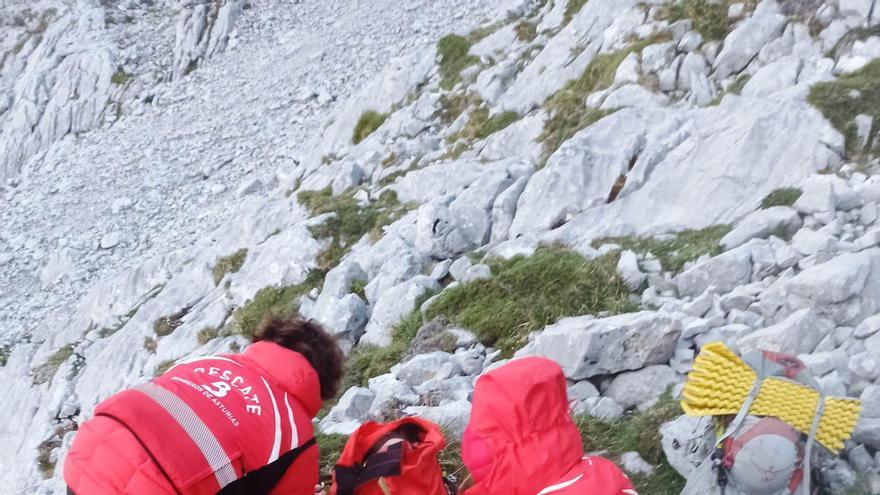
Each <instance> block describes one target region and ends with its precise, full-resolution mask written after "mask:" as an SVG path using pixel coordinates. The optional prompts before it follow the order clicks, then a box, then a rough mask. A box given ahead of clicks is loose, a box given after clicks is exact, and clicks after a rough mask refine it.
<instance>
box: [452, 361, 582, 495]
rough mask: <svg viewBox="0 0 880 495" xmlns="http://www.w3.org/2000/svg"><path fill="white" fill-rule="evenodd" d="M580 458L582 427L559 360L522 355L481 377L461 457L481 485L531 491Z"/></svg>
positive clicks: (502, 490)
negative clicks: (577, 422)
mask: <svg viewBox="0 0 880 495" xmlns="http://www.w3.org/2000/svg"><path fill="white" fill-rule="evenodd" d="M581 457H583V444H582V442H581V436H580V431H579V430H578V428H577V426H576V425H575V424H574V422H573V421H572V419H571V415H570V414H569V407H568V397H567V393H566V381H565V376H564V375H563V373H562V369H561V368H560V367H559V365H558V364H556V363H555V362H553V361H550V360H548V359H543V358H523V359H517V360H514V361H511V362H509V363H507V364H505V365H504V366H501V367H499V368H497V369H495V370H492V371H490V372H489V373H486V374H485V375H483V376H481V377H480V378H479V379H478V380H477V383H476V385H475V386H474V394H473V408H472V410H471V419H470V423H469V424H468V426H467V429H466V430H465V434H464V437H463V439H462V460H463V461H464V463H465V465H466V466H467V468H468V470H470V472H471V475H472V476H473V478H474V481H475V482H476V483H477V485H478V486H479V487H480V488H481V489H482V490H485V491H486V492H487V493H505V494H512V495H517V494H530V495H532V494H534V493H537V492H538V491H540V489H541V488H543V487H544V486H547V485H548V484H550V483H552V482H554V481H556V480H558V479H559V477H560V476H563V475H564V474H565V473H566V472H568V471H569V470H570V469H571V468H572V467H573V466H575V465H576V464H577V463H579V462H580V460H581ZM475 491H479V490H475Z"/></svg>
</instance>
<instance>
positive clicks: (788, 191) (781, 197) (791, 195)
mask: <svg viewBox="0 0 880 495" xmlns="http://www.w3.org/2000/svg"><path fill="white" fill-rule="evenodd" d="M803 193H804V192H803V191H802V190H800V189H798V188H796V187H784V188H782V189H776V190H775V191H773V192H771V193H770V194H768V195H767V196H765V197H764V199H763V200H761V208H762V209H764V210H766V209H767V208H772V207H774V206H792V205H794V203H795V202H796V201H797V200H798V199H799V198H800V197H801V194H803Z"/></svg>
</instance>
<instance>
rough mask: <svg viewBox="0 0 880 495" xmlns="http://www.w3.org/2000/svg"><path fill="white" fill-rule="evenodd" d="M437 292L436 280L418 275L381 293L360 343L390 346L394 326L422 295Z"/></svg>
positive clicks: (438, 286) (438, 287)
mask: <svg viewBox="0 0 880 495" xmlns="http://www.w3.org/2000/svg"><path fill="white" fill-rule="evenodd" d="M438 290H440V284H438V283H437V281H436V280H434V279H432V278H431V277H426V276H424V275H418V276H416V277H413V278H412V279H410V280H409V281H406V282H403V283H402V284H398V285H395V286H394V287H391V288H390V289H388V290H387V291H385V292H383V293H382V295H381V296H380V297H379V300H378V301H376V304H375V306H374V307H373V315H372V317H371V318H370V321H369V323H367V328H366V331H365V332H364V336H363V337H362V338H361V342H362V343H365V344H373V345H378V346H383V347H384V346H387V345H388V344H390V343H391V330H392V328H393V327H394V325H396V324H397V323H398V322H399V321H400V320H401V319H402V318H403V317H404V316H405V315H407V314H408V313H409V312H410V311H412V310H413V309H414V308H415V307H416V302H418V300H419V299H420V298H421V297H422V296H423V295H425V294H426V293H429V292H436V291H438Z"/></svg>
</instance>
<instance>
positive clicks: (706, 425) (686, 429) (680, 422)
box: [660, 415, 714, 477]
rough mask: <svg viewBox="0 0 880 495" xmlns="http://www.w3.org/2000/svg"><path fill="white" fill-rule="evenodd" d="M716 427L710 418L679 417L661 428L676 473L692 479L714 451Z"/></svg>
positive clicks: (668, 458) (664, 446) (668, 456)
mask: <svg viewBox="0 0 880 495" xmlns="http://www.w3.org/2000/svg"><path fill="white" fill-rule="evenodd" d="M713 432H714V426H713V425H712V418H711V417H708V416H686V415H682V416H679V417H678V418H677V419H675V420H673V421H670V422H668V423H664V424H663V426H661V427H660V435H661V443H662V445H663V453H664V454H666V459H667V460H668V461H669V464H670V465H672V467H674V468H675V470H676V471H678V472H679V473H681V474H682V475H683V476H685V477H690V475H691V474H692V473H694V472H695V471H696V469H697V468H698V467H699V466H700V465H701V464H702V463H703V462H704V461H705V460H706V459H708V458H709V455H710V454H711V453H712V450H713V442H712V439H713V436H712V433H713Z"/></svg>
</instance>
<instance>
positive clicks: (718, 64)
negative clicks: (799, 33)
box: [713, 1, 788, 79]
mask: <svg viewBox="0 0 880 495" xmlns="http://www.w3.org/2000/svg"><path fill="white" fill-rule="evenodd" d="M787 22H788V19H787V18H786V17H785V16H784V15H782V14H780V13H779V12H778V10H777V7H776V3H775V2H768V1H764V2H761V4H760V5H758V8H756V9H755V13H754V14H753V15H752V16H751V17H750V18H749V19H747V20H746V21H745V22H743V23H742V24H740V25H739V26H737V27H736V29H734V30H733V32H731V33H730V34H729V35H727V38H726V39H725V40H724V48H722V50H721V53H719V54H718V57H716V58H715V63H714V64H713V66H714V67H715V77H717V78H718V79H724V78H726V77H728V76H730V75H731V74H735V73H737V72H739V71H740V70H742V69H743V68H745V66H746V65H748V63H749V62H750V61H751V60H752V58H753V57H754V56H755V55H757V54H758V51H760V50H761V48H763V47H764V46H765V45H766V44H767V43H769V42H770V41H772V40H773V39H775V38H777V37H778V36H779V35H781V34H782V30H783V28H784V27H785V24H786V23H787Z"/></svg>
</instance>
